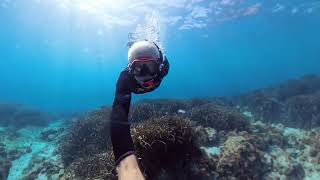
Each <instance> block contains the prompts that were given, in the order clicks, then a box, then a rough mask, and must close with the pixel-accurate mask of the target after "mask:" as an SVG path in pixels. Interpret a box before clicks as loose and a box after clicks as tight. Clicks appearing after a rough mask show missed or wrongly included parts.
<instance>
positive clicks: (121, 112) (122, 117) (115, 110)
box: [110, 71, 135, 165]
mask: <svg viewBox="0 0 320 180" xmlns="http://www.w3.org/2000/svg"><path fill="white" fill-rule="evenodd" d="M130 84H131V83H130V78H129V76H128V73H127V72H126V71H122V72H121V74H120V77H119V79H118V81H117V85H116V93H115V98H114V102H113V106H112V112H111V129H110V131H111V141H112V145H113V152H114V156H115V161H116V165H118V164H119V162H120V161H121V160H122V159H124V158H125V157H127V156H129V155H131V154H134V153H135V149H134V145H133V142H132V138H131V135H130V124H129V122H128V114H129V109H130V103H131V90H130Z"/></svg>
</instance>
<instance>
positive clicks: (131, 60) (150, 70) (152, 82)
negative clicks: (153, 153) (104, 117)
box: [111, 40, 169, 180]
mask: <svg viewBox="0 0 320 180" xmlns="http://www.w3.org/2000/svg"><path fill="white" fill-rule="evenodd" d="M168 72H169V62H168V59H167V57H166V56H165V55H164V54H163V52H162V50H161V49H160V48H159V46H158V45H157V44H156V43H154V42H152V41H147V40H145V41H138V42H135V43H133V44H132V45H131V47H130V48H129V51H128V65H127V67H126V68H125V69H124V70H123V71H122V72H121V73H120V76H119V78H118V81H117V84H116V92H115V98H114V102H113V106H112V112H111V142H112V145H113V153H114V156H115V164H116V170H117V174H118V179H119V180H144V179H145V178H144V176H143V174H142V171H141V170H140V168H139V165H138V160H137V155H136V152H135V148H134V145H133V141H132V138H131V135H130V123H129V122H128V113H129V109H130V103H131V93H134V94H143V93H147V92H151V91H153V90H155V89H157V88H158V87H159V86H160V84H161V81H162V79H163V78H164V77H165V76H166V75H167V74H168Z"/></svg>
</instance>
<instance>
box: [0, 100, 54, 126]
mask: <svg viewBox="0 0 320 180" xmlns="http://www.w3.org/2000/svg"><path fill="white" fill-rule="evenodd" d="M51 120H53V116H52V115H50V114H48V113H44V112H42V111H40V110H37V109H35V108H30V107H27V106H23V105H19V104H9V103H0V126H10V127H14V128H23V127H25V126H28V125H31V126H46V125H48V123H49V122H50V121H51Z"/></svg>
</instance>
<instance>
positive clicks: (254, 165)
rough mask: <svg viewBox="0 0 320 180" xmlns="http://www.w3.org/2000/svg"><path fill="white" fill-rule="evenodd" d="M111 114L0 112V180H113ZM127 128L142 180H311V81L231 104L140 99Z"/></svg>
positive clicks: (315, 163)
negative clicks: (73, 115)
mask: <svg viewBox="0 0 320 180" xmlns="http://www.w3.org/2000/svg"><path fill="white" fill-rule="evenodd" d="M110 113H111V107H102V108H100V109H97V110H94V111H91V112H89V113H86V114H85V115H82V116H80V117H76V118H65V119H62V118H60V119H58V120H52V119H50V116H49V115H47V114H44V113H41V112H38V111H36V110H34V109H29V108H25V107H22V106H21V105H10V104H2V105H1V106H0V116H1V119H0V124H1V128H0V134H1V136H0V139H1V141H0V142H1V143H0V179H1V180H2V179H10V180H13V179H64V180H74V179H79V180H82V179H111V180H112V179H117V176H116V172H115V167H114V157H113V154H112V146H111V143H110V139H109V133H108V132H109V123H110ZM12 114H14V116H12ZM129 119H130V121H131V123H132V126H131V135H132V137H133V141H134V144H135V147H136V150H137V155H138V158H139V163H140V167H141V169H142V170H143V173H144V174H145V176H146V178H147V179H156V180H167V179H169V180H170V179H175V180H179V179H180V180H182V179H198V180H212V179H222V180H223V179H225V180H230V179H231V180H232V179H235V180H236V179H246V180H247V179H280V180H281V179H283V180H285V179H298V180H299V179H310V180H316V179H320V165H319V164H320V152H319V149H320V141H319V139H320V129H319V127H320V77H319V76H316V75H308V76H304V77H302V78H300V79H295V80H290V81H288V82H285V83H283V84H280V85H278V86H274V87H269V88H265V89H260V90H256V91H254V92H250V93H247V94H245V95H241V96H237V97H212V98H206V99H200V98H199V99H186V100H175V99H163V100H144V101H141V102H138V103H136V104H134V105H133V106H132V107H131V110H130V116H129Z"/></svg>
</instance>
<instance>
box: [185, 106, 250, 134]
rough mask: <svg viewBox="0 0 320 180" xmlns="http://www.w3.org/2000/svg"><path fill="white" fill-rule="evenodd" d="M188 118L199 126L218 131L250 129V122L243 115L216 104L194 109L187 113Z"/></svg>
mask: <svg viewBox="0 0 320 180" xmlns="http://www.w3.org/2000/svg"><path fill="white" fill-rule="evenodd" d="M187 116H188V117H190V119H191V120H193V121H195V122H197V123H198V124H199V125H202V126H204V127H212V128H214V129H216V130H217V131H220V130H225V131H231V130H247V129H248V128H249V122H248V121H247V119H246V118H245V117H244V116H243V115H242V114H240V113H238V112H236V111H234V110H232V109H229V108H226V107H223V106H219V105H216V104H214V103H208V104H204V105H202V106H198V107H194V108H192V109H191V110H190V111H188V112H187Z"/></svg>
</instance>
